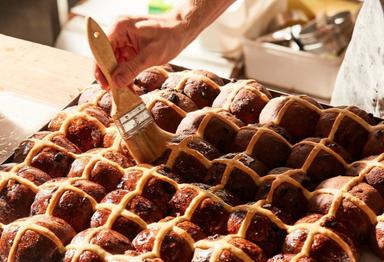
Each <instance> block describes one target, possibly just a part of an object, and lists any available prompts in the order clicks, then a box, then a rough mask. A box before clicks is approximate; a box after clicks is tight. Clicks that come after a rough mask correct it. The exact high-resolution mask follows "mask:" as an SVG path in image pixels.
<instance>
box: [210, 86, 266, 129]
mask: <svg viewBox="0 0 384 262" xmlns="http://www.w3.org/2000/svg"><path fill="white" fill-rule="evenodd" d="M220 90H221V92H220V94H219V95H218V96H217V97H216V99H215V101H214V102H213V105H212V107H214V108H224V109H226V110H228V111H229V112H230V113H231V114H233V115H235V116H236V117H237V118H238V119H240V120H241V121H243V122H244V123H245V124H254V123H257V122H258V121H259V115H260V112H261V110H262V109H263V108H264V106H265V105H266V104H267V103H268V101H269V100H270V99H271V98H272V95H271V94H270V93H269V91H268V90H267V89H265V88H264V87H263V86H262V85H261V84H259V83H257V82H256V81H255V80H239V81H237V82H234V83H228V84H226V85H224V86H222V87H221V89H220Z"/></svg>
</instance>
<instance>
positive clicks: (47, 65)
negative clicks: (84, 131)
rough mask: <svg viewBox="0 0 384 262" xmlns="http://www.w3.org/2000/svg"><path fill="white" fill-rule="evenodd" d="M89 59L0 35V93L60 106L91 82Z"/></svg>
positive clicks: (90, 62)
mask: <svg viewBox="0 0 384 262" xmlns="http://www.w3.org/2000/svg"><path fill="white" fill-rule="evenodd" d="M92 63H93V62H92V59H90V58H86V57H81V56H78V55H75V54H72V53H69V52H66V51H63V50H59V49H56V48H52V47H48V46H44V45H40V44H36V43H31V42H28V41H24V40H20V39H16V38H12V37H8V36H5V35H1V34H0V92H1V91H4V90H6V91H11V92H15V93H18V94H22V95H25V96H28V97H31V98H33V99H37V100H41V101H44V102H47V103H50V104H53V105H54V106H57V107H58V108H62V107H64V106H65V105H66V104H67V103H68V102H69V101H70V100H71V99H72V98H73V97H75V96H76V95H77V94H78V93H79V90H80V89H81V88H84V87H85V86H87V85H88V84H89V83H91V82H92V81H93V75H92Z"/></svg>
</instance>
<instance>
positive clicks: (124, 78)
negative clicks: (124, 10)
mask: <svg viewBox="0 0 384 262" xmlns="http://www.w3.org/2000/svg"><path fill="white" fill-rule="evenodd" d="M183 34H185V32H183V23H182V22H181V21H180V20H177V19H174V18H173V17H172V16H163V17H154V16H153V17H150V16H148V17H124V18H122V19H120V20H119V21H118V22H117V23H116V25H115V26H114V27H113V29H112V33H111V34H110V35H109V40H110V42H111V45H112V48H113V50H114V53H115V56H116V60H117V63H118V65H117V67H116V69H115V70H114V72H113V73H112V81H114V84H115V85H116V86H117V87H127V86H129V85H130V84H131V83H132V81H133V79H134V78H135V76H136V75H138V74H139V73H140V72H141V71H143V70H144V69H146V68H148V67H150V66H154V65H161V64H165V63H167V62H168V61H170V60H171V59H173V58H174V57H176V56H177V54H178V53H179V52H180V51H181V50H182V49H183V48H184V47H185V45H186V44H187V43H186V42H187V41H186V40H185V38H186V37H185V36H183ZM95 77H96V79H97V80H98V81H99V83H100V84H101V85H102V86H103V87H104V88H105V89H108V83H107V80H106V79H105V77H104V75H103V73H102V72H101V70H100V69H99V67H98V66H96V69H95Z"/></svg>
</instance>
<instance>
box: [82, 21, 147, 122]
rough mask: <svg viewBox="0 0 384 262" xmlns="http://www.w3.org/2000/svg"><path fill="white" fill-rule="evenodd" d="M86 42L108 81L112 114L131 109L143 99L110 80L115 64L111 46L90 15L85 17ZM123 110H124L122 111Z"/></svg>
mask: <svg viewBox="0 0 384 262" xmlns="http://www.w3.org/2000/svg"><path fill="white" fill-rule="evenodd" d="M87 33H88V43H89V46H90V48H91V50H92V53H93V56H94V57H95V60H96V63H97V65H98V66H99V68H100V69H101V71H102V72H103V74H104V76H105V78H106V79H107V81H108V85H109V88H110V90H111V93H112V97H113V100H114V102H115V110H116V112H114V113H113V114H112V115H115V114H117V115H121V114H124V113H126V112H127V111H129V110H130V109H133V108H134V107H136V106H137V105H138V104H140V103H142V102H143V101H142V100H141V98H140V97H139V96H138V95H136V94H135V93H134V92H133V91H132V90H131V89H129V88H118V87H117V86H115V83H114V81H112V73H113V71H114V70H115V68H116V66H117V61H116V57H115V54H114V53H113V49H112V46H111V44H110V42H109V40H108V37H107V36H106V35H105V33H104V31H103V29H101V27H100V26H99V25H98V24H97V23H96V22H95V21H94V20H93V19H92V18H90V17H88V18H87ZM122 111H124V112H122Z"/></svg>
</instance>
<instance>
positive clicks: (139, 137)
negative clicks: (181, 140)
mask: <svg viewBox="0 0 384 262" xmlns="http://www.w3.org/2000/svg"><path fill="white" fill-rule="evenodd" d="M124 140H125V142H126V144H127V146H128V148H129V151H130V153H131V155H132V156H133V158H134V159H135V160H136V161H137V162H139V163H153V162H154V161H155V160H156V159H158V158H159V157H160V156H161V155H162V154H163V153H164V151H165V149H166V147H167V143H168V141H169V135H168V134H167V133H165V132H164V131H163V130H161V129H160V128H159V127H158V126H157V125H156V123H154V122H152V123H150V124H148V125H147V126H146V127H144V128H142V129H141V130H140V132H137V133H135V134H134V135H132V136H130V137H124Z"/></svg>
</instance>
